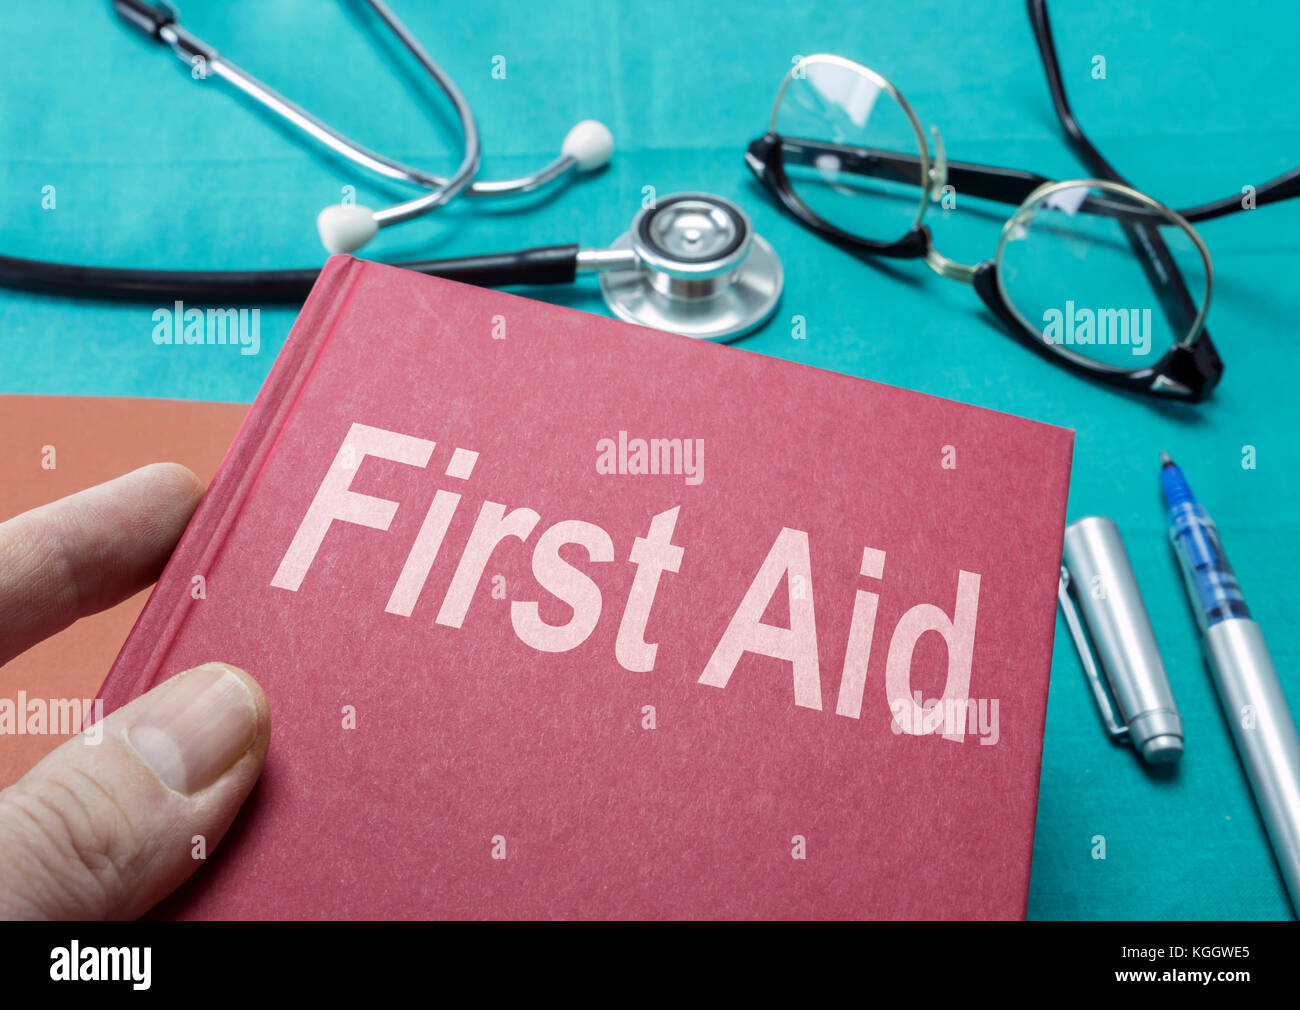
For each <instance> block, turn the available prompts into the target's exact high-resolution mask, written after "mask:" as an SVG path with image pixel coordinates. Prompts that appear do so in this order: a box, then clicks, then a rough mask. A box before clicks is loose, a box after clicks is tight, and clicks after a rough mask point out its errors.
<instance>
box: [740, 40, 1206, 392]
mask: <svg viewBox="0 0 1300 1010" xmlns="http://www.w3.org/2000/svg"><path fill="white" fill-rule="evenodd" d="M818 64H822V65H831V66H838V67H840V68H842V69H845V70H850V71H852V72H854V73H858V74H861V75H863V76H864V77H866V78H867V79H868V80H870V81H871V82H872V83H873V84H874V85H876V86H877V87H878V88H879V89H880V90H882V91H884V92H885V93H886V94H888V95H889V96H890V97H891V98H892V99H894V101H895V102H897V103H898V105H899V106H900V107H901V108H902V110H903V112H904V113H905V114H906V116H907V119H908V122H909V123H910V125H911V128H912V131H913V133H914V134H915V137H916V142H917V152H918V153H917V154H910V153H901V152H895V151H882V150H880V149H875V148H862V147H853V146H849V145H841V144H833V143H828V142H822V141H809V140H807V139H804V138H790V137H783V136H781V135H780V134H779V133H777V131H776V126H777V119H778V117H779V113H780V108H781V102H782V101H783V99H784V97H785V92H786V89H787V88H788V87H789V85H790V82H791V81H793V80H795V79H797V78H798V77H799V76H800V72H801V71H803V70H805V69H806V68H807V67H809V66H814V65H818ZM930 130H931V136H932V137H933V139H934V145H935V154H934V157H933V158H932V157H931V155H930V150H929V145H928V144H927V142H926V138H925V132H924V130H923V129H922V126H921V120H920V118H919V117H918V116H917V114H916V112H915V110H914V109H913V108H912V106H911V104H910V103H909V102H908V101H907V99H906V98H905V97H904V96H903V94H902V93H901V92H900V91H899V90H898V88H897V87H895V85H894V84H893V82H891V81H890V80H889V79H888V78H886V77H885V76H884V75H882V74H880V73H879V72H878V71H876V70H874V69H872V68H871V67H868V66H865V65H864V64H861V63H858V62H856V61H855V60H849V59H847V58H845V57H842V56H835V55H832V54H829V53H818V54H814V55H812V56H806V57H803V58H802V59H800V60H799V61H798V62H797V63H796V64H795V65H794V66H793V67H791V68H790V70H788V71H787V72H786V74H785V76H784V78H782V81H781V84H780V86H779V87H778V89H777V93H776V98H775V100H774V102H773V105H772V115H771V118H770V120H769V123H768V128H767V131H766V132H765V133H764V135H763V136H761V137H759V138H758V139H756V140H754V141H753V142H752V143H751V144H750V145H749V148H748V149H747V151H746V154H745V161H746V164H748V166H749V168H750V170H751V171H752V172H753V173H754V175H755V176H756V177H757V179H758V181H759V182H760V183H762V184H763V185H764V187H765V188H766V189H768V191H769V192H771V193H772V195H774V196H775V197H776V198H777V200H778V201H779V202H780V203H781V204H782V206H784V207H785V209H786V210H788V211H789V212H790V213H791V214H793V215H794V216H795V217H796V218H797V219H798V220H799V221H800V222H801V223H802V224H803V225H804V226H805V227H807V228H809V229H810V230H812V231H813V232H814V233H816V234H818V235H820V236H822V237H823V238H826V239H828V240H830V241H831V242H833V243H835V244H836V245H839V246H841V247H843V248H846V249H847V250H848V251H850V252H853V253H855V254H866V255H877V256H887V257H893V258H898V259H924V260H925V262H926V263H927V265H929V266H930V268H931V269H933V270H934V271H935V272H936V273H938V274H940V275H941V276H943V277H947V278H949V279H950V280H956V281H961V282H963V283H966V284H971V285H972V286H973V287H974V288H975V291H976V294H978V295H979V297H980V299H981V301H983V302H984V304H985V305H986V306H987V307H988V308H989V309H990V311H992V313H993V314H994V316H995V317H996V318H997V319H998V320H999V321H1000V322H1002V323H1003V324H1004V326H1006V327H1007V328H1008V329H1009V330H1010V331H1011V333H1012V335H1013V336H1015V337H1016V338H1017V339H1018V340H1020V342H1021V343H1023V344H1025V345H1027V346H1028V347H1030V348H1031V349H1032V350H1034V351H1036V352H1038V353H1039V354H1041V355H1043V356H1045V357H1046V358H1048V359H1049V360H1051V361H1053V362H1054V363H1058V364H1064V365H1065V366H1067V367H1069V368H1072V369H1074V370H1076V371H1078V372H1081V373H1083V374H1085V375H1087V376H1088V377H1090V378H1093V379H1096V380H1098V381H1101V382H1104V383H1107V384H1109V385H1112V386H1118V387H1120V388H1123V389H1127V390H1130V391H1132V392H1136V393H1141V394H1147V395H1158V396H1162V397H1164V398H1170V399H1179V400H1187V401H1191V402H1198V401H1200V400H1203V399H1204V398H1205V397H1206V396H1207V395H1208V394H1209V392H1210V390H1211V389H1212V388H1213V387H1214V385H1215V384H1216V383H1217V382H1218V379H1219V377H1220V376H1221V375H1222V372H1223V364H1222V361H1221V359H1220V358H1219V356H1218V353H1217V351H1216V349H1215V348H1214V344H1213V342H1212V341H1211V340H1210V336H1209V333H1208V332H1206V330H1205V316H1206V314H1207V312H1208V311H1209V305H1210V297H1211V293H1212V290H1213V276H1214V266H1213V262H1212V260H1211V258H1210V254H1209V250H1208V249H1207V248H1206V246H1205V242H1204V241H1203V240H1202V239H1201V237H1200V236H1199V235H1198V234H1197V233H1196V231H1195V229H1193V228H1192V226H1191V225H1190V224H1189V223H1188V222H1187V221H1186V220H1185V219H1184V218H1183V217H1182V216H1181V215H1179V214H1178V212H1177V211H1174V210H1171V209H1170V208H1168V207H1166V206H1164V204H1162V203H1160V202H1159V201H1158V200H1155V199H1154V198H1152V197H1150V196H1147V195H1146V194H1144V193H1142V192H1140V191H1138V190H1136V189H1133V188H1132V187H1131V186H1128V185H1126V184H1124V183H1119V182H1114V181H1112V180H1109V179H1067V180H1061V181H1054V180H1049V179H1047V178H1045V177H1043V176H1039V175H1035V174H1034V173H1031V172H1024V171H1020V170H1017V169H1005V168H996V167H994V166H986V165H976V164H973V163H967V162H949V161H948V160H947V157H946V154H945V151H944V146H943V138H942V135H941V134H940V132H939V130H938V128H937V127H934V126H932V127H931V128H930ZM791 150H793V153H795V154H796V155H800V154H803V155H806V154H809V153H812V152H816V153H818V154H826V153H834V154H835V155H837V156H839V157H840V158H841V160H843V159H844V158H846V157H847V158H848V159H850V165H852V164H853V163H854V162H857V163H858V164H859V167H863V166H866V165H868V164H869V165H870V167H871V168H873V169H874V171H867V172H863V173H862V174H867V175H877V176H879V174H880V171H879V170H880V168H881V167H892V168H893V169H894V170H895V172H896V174H897V178H898V181H902V182H905V183H909V184H912V185H917V186H919V187H920V189H921V193H920V197H919V199H918V201H917V213H916V217H915V219H914V221H913V223H912V226H911V228H910V229H909V230H908V231H906V232H905V233H904V234H903V235H902V236H901V237H900V238H898V239H895V240H892V241H878V240H874V239H868V238H864V237H863V236H860V235H855V234H853V233H852V232H848V231H845V230H844V229H842V228H839V227H838V226H836V225H834V224H832V223H831V222H829V221H827V220H825V219H824V218H822V217H821V216H820V215H819V214H817V213H816V212H815V211H813V210H812V209H811V208H810V207H808V205H807V204H806V203H804V202H803V200H802V199H800V198H799V196H798V195H797V194H796V193H795V191H794V187H793V186H792V185H791V183H790V180H789V177H788V175H787V174H786V171H785V163H786V157H787V154H788V153H789V152H790V151H791ZM900 166H902V168H901V171H900V170H899V168H900ZM852 170H853V169H852V167H850V169H849V171H852ZM957 179H961V180H962V181H963V182H964V183H967V184H970V183H972V182H974V183H975V185H973V186H969V188H968V186H956V188H957V189H958V190H959V191H962V192H966V193H968V194H969V195H971V196H976V197H984V198H987V199H993V200H997V201H999V202H1005V203H1019V206H1018V207H1017V209H1016V210H1015V211H1014V212H1013V213H1012V215H1011V216H1010V217H1009V218H1008V219H1007V221H1006V223H1005V224H1004V225H1003V228H1002V234H1001V236H1000V238H999V241H998V245H997V249H996V252H995V253H994V256H993V258H992V259H986V260H983V261H981V262H980V263H977V264H975V265H973V266H968V265H966V264H963V263H958V262H956V261H954V260H951V259H949V258H948V257H947V256H944V255H943V254H942V253H941V252H939V251H938V249H936V248H935V245H934V240H933V236H932V235H931V233H930V230H929V228H927V227H926V226H925V225H924V224H923V223H922V221H923V219H924V216H925V211H926V208H927V207H928V205H929V204H930V203H931V202H932V201H937V200H939V199H940V198H941V194H942V190H943V188H944V187H945V186H947V185H948V184H949V182H950V181H955V180H957ZM1076 187H1087V188H1089V189H1096V190H1101V191H1103V192H1106V193H1110V194H1113V195H1115V196H1119V197H1122V198H1124V199H1125V200H1126V201H1129V203H1128V204H1111V205H1109V206H1108V207H1107V206H1106V203H1105V202H1104V201H1097V200H1096V199H1095V198H1093V197H1088V198H1086V199H1085V200H1084V202H1083V204H1082V205H1081V206H1080V208H1079V210H1080V211H1082V212H1089V211H1091V212H1101V213H1106V215H1107V216H1113V217H1116V218H1118V219H1119V220H1120V223H1121V224H1122V225H1123V226H1124V227H1125V230H1126V231H1127V232H1129V234H1130V237H1132V235H1133V232H1134V231H1136V230H1137V229H1141V231H1142V233H1143V234H1144V236H1148V241H1147V242H1146V243H1143V244H1141V245H1139V244H1138V243H1136V242H1135V243H1134V244H1135V249H1136V250H1138V251H1139V258H1140V259H1141V258H1143V257H1142V256H1141V251H1142V250H1145V251H1147V252H1148V253H1149V254H1150V257H1151V258H1152V259H1155V258H1159V259H1163V260H1165V262H1164V263H1163V264H1161V265H1160V268H1159V269H1154V270H1153V269H1152V266H1153V265H1154V264H1150V263H1147V262H1144V265H1145V266H1147V267H1148V269H1147V274H1148V278H1149V279H1150V280H1151V281H1152V282H1153V286H1155V287H1156V288H1157V292H1158V293H1159V294H1160V296H1161V302H1162V305H1163V307H1164V308H1165V310H1166V312H1169V313H1176V314H1177V315H1179V316H1183V317H1185V318H1186V317H1188V316H1191V315H1192V313H1193V310H1195V315H1194V318H1192V319H1191V321H1190V324H1189V327H1188V331H1187V333H1186V334H1185V335H1184V336H1183V337H1182V338H1181V339H1179V340H1177V341H1175V343H1174V344H1173V346H1172V347H1170V349H1169V350H1168V351H1166V352H1165V353H1164V355H1162V356H1161V358H1160V359H1159V360H1158V361H1156V362H1155V363H1154V364H1153V365H1148V366H1145V367H1142V368H1135V369H1126V368H1119V367H1117V366H1114V365H1109V364H1105V363H1102V362H1098V361H1094V360H1092V359H1091V358H1088V357H1087V356H1085V355H1082V354H1079V353H1077V352H1075V351H1072V350H1070V349H1069V348H1067V347H1065V346H1064V345H1062V344H1057V343H1053V342H1050V341H1048V340H1047V339H1046V338H1045V337H1044V335H1043V333H1041V332H1040V331H1039V330H1038V329H1037V328H1036V327H1034V326H1033V325H1031V324H1030V323H1029V321H1028V320H1027V319H1026V318H1025V317H1024V315H1023V314H1022V313H1021V312H1020V311H1019V310H1018V309H1017V308H1016V307H1015V304H1014V303H1013V302H1012V301H1011V299H1010V297H1009V296H1008V295H1007V292H1006V288H1005V285H1004V284H1003V279H1002V276H1001V274H1000V273H999V271H998V269H997V266H998V263H1000V262H1001V260H1002V253H1003V250H1004V249H1005V247H1006V244H1007V242H1008V241H1010V240H1011V238H1012V236H1013V235H1014V234H1015V233H1016V230H1017V226H1018V225H1019V224H1020V223H1021V222H1022V220H1023V219H1024V216H1025V214H1026V213H1027V211H1028V209H1029V208H1030V207H1033V206H1035V205H1036V204H1038V202H1039V201H1040V200H1042V199H1043V198H1045V197H1047V196H1050V195H1051V194H1052V193H1054V192H1059V191H1062V190H1066V189H1073V188H1076ZM1090 205H1091V206H1090ZM1153 218H1155V219H1156V220H1159V223H1162V224H1172V225H1175V226H1177V227H1179V228H1181V229H1183V230H1184V231H1185V232H1186V233H1187V234H1188V235H1189V236H1190V237H1191V238H1192V241H1193V243H1194V245H1195V247H1196V250H1197V252H1198V253H1199V254H1200V255H1201V258H1202V260H1203V262H1204V264H1205V294H1204V297H1203V299H1202V301H1201V304H1200V306H1199V309H1198V308H1197V306H1196V305H1195V303H1193V302H1192V300H1191V296H1190V294H1189V293H1188V291H1187V288H1186V285H1185V284H1184V282H1183V279H1182V275H1181V273H1179V272H1178V270H1177V266H1176V265H1175V264H1174V263H1173V260H1172V258H1171V257H1169V254H1168V250H1167V247H1165V246H1164V242H1163V240H1161V239H1160V237H1159V235H1158V234H1152V233H1154V232H1155V228H1154V227H1153V221H1152V219H1153ZM1160 219H1163V220H1160ZM1150 239H1155V240H1158V241H1159V247H1158V248H1153V245H1154V243H1152V242H1150ZM1161 253H1163V255H1161ZM1162 289H1165V290H1162Z"/></svg>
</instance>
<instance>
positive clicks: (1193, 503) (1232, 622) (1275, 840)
mask: <svg viewBox="0 0 1300 1010" xmlns="http://www.w3.org/2000/svg"><path fill="white" fill-rule="evenodd" d="M1160 458H1161V460H1162V461H1163V464H1164V465H1163V467H1162V468H1161V471H1160V483H1161V486H1162V487H1163V489H1164V495H1165V504H1166V505H1167V506H1168V508H1169V524H1170V531H1169V535H1170V539H1171V540H1172V541H1173V545H1174V551H1175V553H1177V555H1178V561H1179V564H1180V565H1181V566H1182V569H1183V577H1184V579H1185V580H1186V582H1187V592H1188V595H1189V596H1190V597H1191V600H1192V608H1193V609H1194V610H1195V611H1196V620H1197V623H1198V624H1199V625H1200V627H1201V634H1202V635H1203V636H1204V639H1205V653H1206V656H1207V658H1208V659H1209V664H1210V671H1211V672H1212V673H1213V675H1214V683H1215V686H1216V687H1217V688H1218V691H1219V700H1220V701H1221V702H1222V703H1223V711H1224V714H1225V715H1226V716H1227V718H1228V724H1229V725H1230V726H1231V727H1232V736H1233V740H1234V741H1235V742H1236V745H1237V753H1238V754H1239V755H1240V757H1241V763H1242V765H1243V766H1244V767H1245V769H1246V775H1247V777H1248V778H1249V779H1250V786H1251V789H1252V790H1253V791H1254V793H1255V803H1256V805H1257V806H1258V807H1259V813H1260V817H1261V818H1262V819H1263V821H1264V827H1265V828H1266V829H1267V831H1268V837H1269V840H1270V841H1271V842H1272V844H1273V854H1274V856H1275V857H1276V858H1277V864H1278V867H1279V868H1280V869H1281V871H1282V878H1283V879H1284V880H1285V881H1286V887H1287V891H1288V893H1289V894H1290V895H1291V904H1292V906H1293V907H1294V909H1295V910H1296V912H1297V914H1300V736H1297V735H1296V728H1295V721H1294V720H1293V719H1292V718H1291V711H1290V709H1288V708H1287V703H1286V696H1285V695H1284V694H1283V693H1282V683H1281V681H1280V680H1278V676H1277V670H1276V669H1275V668H1274V666H1273V660H1272V659H1271V658H1270V657H1269V654H1268V647H1267V646H1266V645H1265V644H1264V636H1263V634H1262V633H1261V632H1260V630H1259V625H1258V624H1256V623H1255V622H1254V621H1253V620H1251V617H1250V610H1249V608H1247V606H1246V601H1245V599H1244V598H1243V596H1242V595H1241V589H1240V587H1239V586H1238V585H1237V579H1236V576H1234V575H1233V573H1232V568H1231V566H1229V564H1228V559H1227V557H1226V556H1225V555H1224V553H1223V547H1222V546H1221V545H1220V543H1219V534H1218V530H1217V529H1216V528H1215V525H1214V521H1213V520H1212V519H1211V518H1210V516H1209V514H1208V513H1207V512H1206V511H1205V509H1204V508H1203V507H1202V506H1201V504H1200V503H1199V502H1198V501H1197V500H1196V497H1195V496H1194V495H1193V494H1192V492H1191V489H1190V488H1189V487H1188V486H1187V480H1186V478H1184V477H1183V472H1182V470H1180V469H1179V468H1178V467H1177V466H1175V465H1174V461H1173V460H1172V459H1170V458H1169V454H1168V453H1165V452H1162V453H1161V454H1160Z"/></svg>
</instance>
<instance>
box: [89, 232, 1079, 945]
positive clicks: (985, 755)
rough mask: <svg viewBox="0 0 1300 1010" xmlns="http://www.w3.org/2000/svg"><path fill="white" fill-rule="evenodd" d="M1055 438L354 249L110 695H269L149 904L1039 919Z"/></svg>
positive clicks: (272, 381) (341, 261)
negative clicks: (204, 819) (192, 840)
mask: <svg viewBox="0 0 1300 1010" xmlns="http://www.w3.org/2000/svg"><path fill="white" fill-rule="evenodd" d="M1071 444H1072V435H1071V433H1070V432H1069V431H1066V430H1064V429H1059V428H1053V427H1048V426H1045V425H1042V424H1038V423H1035V422H1031V421H1027V420H1023V419H1020V418H1016V417H1012V416H1009V415H1006V414H999V413H995V412H992V411H988V410H982V409H979V408H975V407H970V406H966V405H962V404H958V403H953V402H949V401H946V400H942V399H938V398H935V397H930V396H924V395H921V394H918V393H913V392H908V391H906V390H902V389H895V388H891V387H889V386H883V385H879V384H876V383H872V382H866V381H863V380H861V379H855V378H850V377H847V376H843V375H837V374H833V373H829V372H824V371H820V370H818V369H815V368H809V367H806V366H802V365H797V364H790V363H788V362H784V361H779V360H776V359H772V358H767V357H763V356H761V355H757V354H752V353H749V352H746V351H743V350H739V349H736V348H731V347H721V346H717V345H714V344H708V343H703V342H697V341H694V340H691V339H689V338H686V337H678V336H671V335H666V334H661V333H656V332H652V331H649V330H645V329H641V328H638V327H634V326H628V325H625V324H623V323H619V322H613V321H611V320H607V319H601V318H598V317H595V316H591V315H587V314H584V313H580V312H575V311H571V310H568V309H564V308H558V307H554V306H551V305H545V304H539V303H537V302H533V301H529V300H526V299H523V298H518V297H515V296H512V295H508V294H502V293H499V292H493V291H485V290H480V289H477V288H472V287H465V286H462V285H459V284H454V283H450V282H447V281H442V280H436V279H431V278H428V277H423V276H419V275H416V274H413V273H407V272H404V271H401V270H397V269H394V268H391V267H387V266H382V265H378V264H374V263H367V262H363V261H360V260H355V259H351V258H349V257H335V258H334V259H332V260H330V262H329V264H328V265H327V266H326V268H325V270H324V272H323V273H322V275H321V278H320V280H319V282H318V283H317V285H316V287H315V289H314V291H313V292H312V295H311V297H310V298H309V299H308V301H307V303H306V306H305V307H304V308H303V310H302V314H301V315H300V317H299V319H298V321H297V324H296V325H295V326H294V329H293V333H292V334H291V336H290V338H289V340H288V342H287V343H286V345H285V348H284V350H283V351H282V352H281V354H280V356H279V358H278V360H277V361H276V363H275V366H274V368H273V370H272V372H271V374H270V377H269V378H268V379H267V382H266V385H265V386H264V387H263V389H262V392H261V394H260V395H259V396H258V398H257V402H256V403H255V404H254V405H253V408H252V410H251V412H250V414H249V416H248V419H247V421H246V422H245V424H244V426H243V428H242V429H241V430H240V433H239V435H238V437H237V438H236V440H235V443H234V445H233V446H232V447H231V449H230V452H229V453H228V455H227V457H226V459H225V461H224V462H223V464H222V466H221V468H220V470H219V471H218V473H217V475H216V477H215V479H214V481H213V483H212V486H211V488H210V490H209V491H208V494H207V496H206V497H205V498H204V500H203V502H202V504H201V505H200V507H199V510H198V512H197V513H196V514H195V516H194V519H193V521H192V522H191V524H190V527H189V529H188V530H187V531H186V533H185V536H184V537H183V539H182V540H181V543H180V545H179V547H178V548H177V550H176V553H175V555H174V556H173V557H172V560H171V562H170V564H169V565H168V566H167V569H166V571H165V572H164V573H163V576H162V578H161V579H160V581H159V583H158V586H157V588H156V589H155V590H154V592H153V595H152V597H151V598H150V600H149V603H148V605H147V606H146V608H145V610H144V612H143V614H142V615H141V617H140V620H139V622H138V623H137V624H136V627H135V629H134V631H133V632H132V634H131V637H130V638H129V639H128V641H127V643H126V645H125V647H124V648H123V650H122V653H121V655H120V656H119V657H118V660H117V662H116V663H115V664H114V666H113V669H112V671H111V672H110V674H109V678H108V681H107V682H106V685H105V690H104V697H105V707H106V708H107V709H108V710H111V709H113V708H116V707H117V706H118V705H120V704H122V703H123V702H125V701H127V700H129V699H130V698H132V697H135V696H136V695H138V694H140V693H141V692H143V691H145V690H147V689H148V688H150V687H151V686H153V685H154V684H157V683H159V682H160V681H162V680H163V679H165V678H167V677H169V676H171V675H172V674H174V673H176V672H178V671H180V670H183V669H187V668H189V667H192V666H195V665H198V664H200V663H203V662H206V661H208V660H213V659H220V660H224V661H227V662H230V663H234V664H236V665H238V666H241V667H243V668H245V669H247V670H248V671H250V672H251V673H252V674H253V675H254V676H256V677H257V678H258V679H259V680H260V681H261V683H262V685H263V686H264V687H265V689H266V693H267V696H268V698H269V699H270V704H271V709H272V720H273V732H272V742H271V751H270V755H269V757H268V760H267V765H266V770H265V772H264V774H263V776H262V780H261V782H260V784H259V785H258V787H257V789H256V791H255V793H254V795H253V797H252V798H251V799H250V801H249V803H248V804H247V805H246V807H245V809H244V811H243V812H242V814H241V816H240V817H239V818H238V820H237V821H236V824H235V826H234V828H233V829H232V830H231V832H230V834H229V835H228V836H227V837H226V839H225V840H224V841H223V842H222V844H221V845H220V847H219V848H217V849H216V850H215V853H214V854H213V856H212V857H211V858H210V859H209V861H208V862H209V865H208V866H206V867H204V868H203V869H202V870H201V871H200V872H199V873H198V874H196V875H195V877H194V878H193V879H192V880H191V882H190V883H189V884H188V885H186V887H184V888H183V889H182V890H181V891H180V892H178V894H177V895H176V896H175V897H174V898H173V899H172V900H171V902H170V903H169V904H168V905H167V906H166V907H165V908H164V909H163V913H164V914H168V915H174V916H180V917H186V918H335V917H339V918H708V919H714V918H805V917H816V918H1019V917H1022V916H1023V915H1024V912H1025V904H1026V899H1027V893H1028V885H1029V866H1030V855H1031V849H1032V843H1033V832H1034V816H1035V807H1036V803H1037V794H1038V772H1039V763H1040V760H1041V755H1042V733H1043V721H1044V715H1045V712H1046V706H1047V682H1048V671H1049V665H1050V661H1051V654H1052V635H1053V631H1054V626H1055V602H1056V585H1057V578H1058V572H1059V562H1060V555H1061V537H1062V529H1063V526H1064V512H1065V502H1066V491H1067V486H1068V478H1069V461H1070V452H1071ZM199 577H201V580H202V581H201V582H200V581H198V579H199ZM196 586H201V587H202V592H201V593H200V592H196V591H195V587H196ZM183 841H184V844H186V845H188V844H189V840H188V839H185V840H183Z"/></svg>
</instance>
